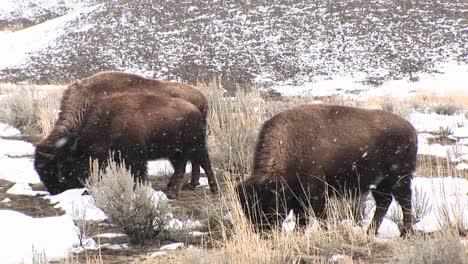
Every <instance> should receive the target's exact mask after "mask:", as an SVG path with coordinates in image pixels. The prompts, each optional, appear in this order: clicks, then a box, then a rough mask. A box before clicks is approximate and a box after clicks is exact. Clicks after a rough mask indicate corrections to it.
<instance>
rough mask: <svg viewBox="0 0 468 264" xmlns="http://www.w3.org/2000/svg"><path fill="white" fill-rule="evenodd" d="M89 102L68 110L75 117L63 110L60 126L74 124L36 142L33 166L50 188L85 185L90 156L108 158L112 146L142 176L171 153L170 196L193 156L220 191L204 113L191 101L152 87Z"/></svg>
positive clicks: (176, 190)
mask: <svg viewBox="0 0 468 264" xmlns="http://www.w3.org/2000/svg"><path fill="white" fill-rule="evenodd" d="M86 108H87V110H86V113H85V114H84V115H83V114H82V113H83V111H82V110H81V109H80V108H79V109H77V110H76V112H75V114H74V115H73V114H72V113H70V112H69V114H70V115H69V116H67V117H68V118H76V119H73V120H66V119H64V118H66V117H65V116H64V115H60V117H59V120H58V121H57V123H58V124H59V125H60V126H66V125H67V124H68V123H69V122H70V123H72V122H74V123H73V124H74V128H73V129H70V128H69V127H65V128H64V129H63V130H62V131H66V132H64V133H58V132H57V131H58V130H57V129H56V128H54V131H53V132H52V133H50V134H49V135H48V136H47V137H46V138H45V139H44V140H42V141H41V142H40V143H39V144H38V145H37V147H36V152H35V161H34V166H35V169H36V170H37V172H38V174H39V176H40V178H41V180H42V182H43V183H44V184H45V186H46V187H47V189H48V190H49V192H50V193H52V194H56V193H59V192H61V191H64V190H66V189H69V188H77V187H80V186H82V184H81V182H82V180H83V179H85V178H86V177H88V175H89V158H93V159H97V160H99V162H100V163H101V164H105V162H106V161H107V159H108V157H109V156H108V155H109V152H110V151H112V152H114V153H118V155H119V158H121V159H123V160H124V161H125V164H126V165H127V166H128V167H129V168H130V169H131V172H132V174H133V175H134V176H135V177H136V179H140V180H144V179H145V178H146V174H147V168H146V165H147V161H148V160H153V159H160V158H167V159H169V160H170V162H171V163H172V165H173V167H174V175H173V176H172V178H171V180H170V182H169V184H168V192H169V194H168V196H169V197H170V198H176V197H177V196H178V194H179V191H180V189H181V184H182V179H183V176H184V174H185V166H186V163H187V161H189V160H193V161H195V162H196V163H197V164H200V165H201V166H202V167H203V169H204V170H205V172H206V174H207V176H208V181H209V184H210V188H211V191H212V192H217V183H216V180H215V177H214V174H213V171H212V169H211V164H210V160H209V157H208V151H207V146H206V135H205V124H204V120H203V114H202V113H201V112H200V110H199V109H198V108H197V107H196V106H195V105H193V104H192V103H190V102H187V101H185V100H182V99H180V98H171V97H168V96H162V95H156V94H152V93H112V94H111V95H108V96H100V97H96V98H94V100H93V101H91V102H90V104H89V105H87V106H86ZM115 158H116V157H115ZM116 161H117V162H119V161H120V159H116Z"/></svg>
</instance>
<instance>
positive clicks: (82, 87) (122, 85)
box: [51, 71, 208, 189]
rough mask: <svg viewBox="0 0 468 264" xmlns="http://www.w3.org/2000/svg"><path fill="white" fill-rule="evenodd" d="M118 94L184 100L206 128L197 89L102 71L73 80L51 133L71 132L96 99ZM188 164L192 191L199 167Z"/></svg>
mask: <svg viewBox="0 0 468 264" xmlns="http://www.w3.org/2000/svg"><path fill="white" fill-rule="evenodd" d="M119 92H127V93H141V92H147V93H154V94H158V95H164V96H168V97H172V98H180V99H183V100H186V101H188V102H190V103H192V104H194V105H195V106H196V107H197V108H198V109H199V110H200V112H201V113H202V116H203V123H204V125H205V129H206V122H207V121H206V118H207V113H208V100H207V98H206V96H205V94H204V93H203V92H202V91H201V90H200V89H197V88H196V87H194V86H192V85H188V84H184V83H179V82H167V81H160V80H156V79H151V78H145V77H142V76H139V75H135V74H131V73H125V72H116V71H106V72H100V73H97V74H94V75H92V76H89V77H87V78H84V79H82V80H77V81H75V82H74V83H72V84H71V85H69V86H68V87H67V89H66V90H65V92H64V94H63V97H62V101H61V109H60V117H59V120H58V121H57V123H56V124H55V127H54V129H53V130H52V132H51V134H58V135H62V134H66V133H68V131H71V130H73V129H75V128H76V127H78V126H79V125H80V120H81V118H82V117H83V116H84V115H85V114H86V112H87V111H88V107H89V106H90V105H92V104H93V102H94V100H96V98H99V97H101V96H107V95H111V94H112V93H119ZM191 163H192V178H191V180H190V183H189V184H188V185H187V186H188V187H189V188H191V189H194V188H195V187H196V186H197V185H198V184H199V183H198V180H199V178H200V166H199V164H197V163H196V162H195V161H193V160H192V161H191Z"/></svg>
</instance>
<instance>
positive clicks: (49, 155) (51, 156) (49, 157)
mask: <svg viewBox="0 0 468 264" xmlns="http://www.w3.org/2000/svg"><path fill="white" fill-rule="evenodd" d="M37 154H39V155H41V156H43V157H45V158H47V159H53V158H54V155H52V154H49V153H45V152H42V151H38V152H37Z"/></svg>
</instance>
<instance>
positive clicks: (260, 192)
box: [236, 105, 417, 235]
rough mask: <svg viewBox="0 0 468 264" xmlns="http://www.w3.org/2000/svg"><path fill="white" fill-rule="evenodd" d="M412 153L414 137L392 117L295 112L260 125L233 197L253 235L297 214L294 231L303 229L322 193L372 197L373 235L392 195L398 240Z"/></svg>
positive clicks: (407, 213) (320, 109) (320, 209)
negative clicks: (397, 210)
mask: <svg viewBox="0 0 468 264" xmlns="http://www.w3.org/2000/svg"><path fill="white" fill-rule="evenodd" d="M416 153H417V133H416V130H415V129H414V127H413V126H412V125H411V124H410V123H409V122H408V121H406V120H405V119H403V118H402V117H400V116H398V115H395V114H392V113H389V112H384V111H381V110H366V109H359V108H352V107H345V106H330V105H303V106H298V107H294V108H291V109H289V110H286V111H284V112H282V113H279V114H277V115H276V116H274V117H272V118H271V119H270V120H268V121H266V122H265V123H264V125H263V127H262V129H261V132H260V135H259V138H258V142H257V145H256V149H255V155H254V164H253V171H252V174H251V176H250V177H249V178H248V179H246V180H245V181H244V182H241V183H239V185H238V186H236V192H237V194H238V195H239V198H240V203H241V206H242V209H243V211H244V214H245V215H246V216H247V217H248V218H249V219H250V220H251V221H252V222H253V223H254V224H255V225H256V227H257V228H258V227H261V226H263V225H264V224H266V226H271V225H272V224H275V223H277V222H276V221H277V219H278V217H279V218H280V219H281V218H284V217H285V216H286V214H287V212H288V210H291V209H293V210H294V211H295V212H296V213H298V214H299V217H300V218H299V219H300V224H305V219H306V217H305V211H306V209H307V208H311V209H312V210H313V212H314V213H315V215H317V216H322V217H325V214H324V211H325V210H324V206H325V201H326V193H327V190H329V191H331V192H332V193H334V194H336V195H337V196H340V195H344V194H349V193H351V194H353V195H354V196H358V195H360V194H365V193H367V192H368V191H371V192H372V195H373V197H374V199H375V203H376V210H375V214H374V217H373V219H372V221H371V227H373V228H375V233H377V231H378V229H379V226H380V224H381V223H382V220H383V217H384V216H385V214H386V212H387V210H388V207H389V205H390V203H391V201H392V196H393V197H394V198H395V199H396V201H397V202H398V203H399V204H400V205H401V207H402V209H403V222H404V230H403V231H402V235H405V234H407V233H408V232H412V224H413V220H412V214H411V206H412V204H411V197H412V194H411V180H412V177H413V173H414V171H415V166H416ZM369 230H371V229H369Z"/></svg>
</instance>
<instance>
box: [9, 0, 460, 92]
mask: <svg viewBox="0 0 468 264" xmlns="http://www.w3.org/2000/svg"><path fill="white" fill-rule="evenodd" d="M97 2H99V3H100V4H99V5H97V6H96V8H94V9H92V10H91V11H90V12H89V13H83V14H81V15H79V16H78V17H77V18H76V19H75V20H72V21H70V22H69V23H67V25H66V27H65V31H64V34H63V35H61V36H59V37H58V39H57V41H56V42H54V43H52V44H51V45H50V47H47V48H44V49H43V50H41V51H40V52H39V53H37V54H32V57H31V58H30V62H29V63H28V64H27V65H26V67H25V68H22V67H18V68H9V69H6V70H3V71H2V72H1V73H0V77H1V79H3V80H25V79H27V80H34V81H41V82H51V81H56V80H67V79H74V78H81V77H85V76H88V75H90V74H92V73H95V72H97V71H99V70H110V69H120V70H128V71H134V72H137V73H144V74H146V75H149V76H152V77H156V78H164V79H179V80H182V81H186V82H190V83H194V82H196V81H197V80H206V79H211V78H212V77H213V76H221V77H222V80H223V84H224V86H225V87H226V88H228V89H231V88H234V87H233V86H234V85H235V84H246V83H254V82H255V83H261V84H262V85H265V86H268V85H269V84H272V83H281V82H289V83H303V82H307V81H310V80H312V79H313V78H315V77H318V76H321V77H323V78H327V76H328V77H330V76H331V75H335V74H351V73H359V74H362V78H361V81H363V82H367V83H371V84H375V85H378V84H380V83H382V82H383V81H385V80H387V79H392V78H393V79H395V78H402V77H410V78H414V79H416V78H417V77H415V76H414V75H415V74H416V73H419V72H433V71H437V67H436V64H438V63H441V62H443V61H449V60H460V61H463V62H466V57H467V56H466V55H467V54H466V49H464V45H465V39H466V29H465V28H466V25H467V23H468V20H467V18H466V8H467V7H468V3H467V2H466V1H461V0H449V1H442V2H434V1H384V0H371V1H369V0H365V1H363V0H354V1H303V0H294V1H288V2H282V1H273V2H272V1H263V0H254V1H238V0H233V1H211V2H206V1H199V0H193V1H176V2H174V1H169V2H166V1H146V0H135V1H128V0H116V1H97Z"/></svg>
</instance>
